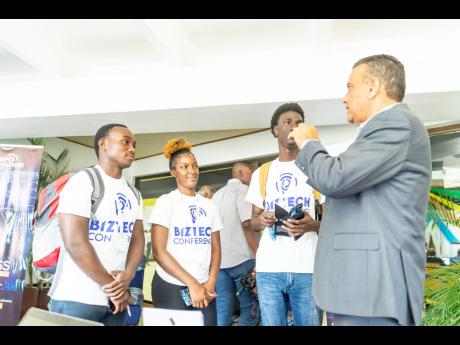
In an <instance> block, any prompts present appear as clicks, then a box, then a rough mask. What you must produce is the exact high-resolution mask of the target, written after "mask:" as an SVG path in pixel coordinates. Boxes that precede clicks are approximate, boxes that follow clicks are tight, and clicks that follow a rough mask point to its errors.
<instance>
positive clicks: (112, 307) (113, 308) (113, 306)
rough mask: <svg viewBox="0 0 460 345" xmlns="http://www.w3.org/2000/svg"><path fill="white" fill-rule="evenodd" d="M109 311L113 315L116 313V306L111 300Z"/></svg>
mask: <svg viewBox="0 0 460 345" xmlns="http://www.w3.org/2000/svg"><path fill="white" fill-rule="evenodd" d="M107 307H108V308H109V310H110V311H111V312H112V313H113V312H114V311H115V304H113V302H112V300H111V299H110V298H109V302H108V306H107Z"/></svg>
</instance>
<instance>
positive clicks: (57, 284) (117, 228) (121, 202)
mask: <svg viewBox="0 0 460 345" xmlns="http://www.w3.org/2000/svg"><path fill="white" fill-rule="evenodd" d="M94 147H95V151H96V156H97V157H98V164H97V165H96V166H95V167H94V168H93V169H92V172H93V174H88V172H87V171H80V172H78V173H76V174H74V175H73V176H72V177H71V178H70V179H69V181H68V182H67V183H66V185H65V186H64V188H63V190H62V192H61V194H60V196H59V206H58V209H57V213H58V217H59V225H60V230H61V235H62V240H63V246H62V248H61V250H60V254H59V261H58V264H57V268H56V274H55V277H54V279H53V284H52V286H51V289H50V292H49V295H50V297H51V300H50V304H49V309H50V311H53V312H57V313H62V314H66V315H70V316H76V317H80V318H83V319H88V320H93V321H98V322H102V323H104V325H123V324H124V320H125V316H126V315H125V313H126V310H127V308H129V307H128V303H129V284H130V282H131V280H132V279H133V278H134V276H135V274H136V269H137V267H138V265H139V263H140V262H141V260H142V255H143V251H144V230H143V226H142V218H143V208H142V198H141V197H140V194H139V192H138V191H137V190H136V189H135V188H134V187H132V186H131V185H130V184H129V183H128V182H127V181H126V180H125V178H123V177H122V170H123V169H125V168H128V167H130V166H131V164H132V162H133V161H134V153H135V147H136V141H135V138H134V135H133V133H132V132H131V131H130V130H129V129H128V128H127V127H126V126H125V125H120V124H108V125H105V126H102V127H101V128H100V129H99V130H98V131H97V133H96V136H95V140H94ZM95 178H97V179H98V180H100V181H101V182H99V183H95V181H94V179H95ZM96 185H97V186H98V188H100V191H99V192H100V195H99V196H98V197H96V198H95V196H94V192H95V189H96V188H95V186H96ZM95 206H97V207H96V210H95ZM128 312H129V309H128Z"/></svg>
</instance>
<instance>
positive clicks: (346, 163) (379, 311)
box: [296, 104, 431, 325]
mask: <svg viewBox="0 0 460 345" xmlns="http://www.w3.org/2000/svg"><path fill="white" fill-rule="evenodd" d="M296 165H297V166H298V167H299V168H300V169H301V170H302V171H303V172H304V173H305V174H306V175H307V176H308V177H309V180H308V183H309V184H310V185H311V186H313V187H314V188H316V189H318V190H319V191H320V192H321V193H322V194H324V195H326V197H327V199H326V210H325V214H324V217H323V219H322V222H321V227H320V231H319V237H318V244H317V249H316V257H315V266H314V271H313V292H314V297H315V301H316V303H317V305H318V306H319V307H320V308H322V309H323V310H326V311H329V312H333V313H338V314H345V315H353V316H366V317H391V318H395V319H397V320H398V322H399V323H400V324H402V325H412V324H417V325H418V324H420V322H421V311H422V305H423V290H424V278H425V262H426V252H425V213H426V208H427V202H428V192H429V188H430V184H431V150H430V142H429V138H428V133H427V131H426V129H425V127H424V126H423V124H422V123H421V121H420V120H419V119H418V118H417V117H415V116H414V115H412V114H411V113H410V110H409V108H408V107H407V106H406V105H404V104H398V105H396V106H394V107H393V108H391V109H389V110H386V111H384V112H382V113H380V114H377V115H376V116H375V117H373V118H371V119H370V120H369V122H368V123H367V124H366V125H365V126H364V128H363V129H362V130H361V132H360V133H359V135H358V137H357V138H356V141H355V142H354V143H353V144H352V145H351V146H350V147H349V148H348V150H346V151H345V152H343V153H342V154H340V155H339V156H338V157H331V156H330V155H329V154H328V153H327V151H326V150H325V148H324V147H323V145H321V143H320V142H319V141H310V142H308V143H307V144H306V145H305V146H304V148H303V149H302V150H301V151H300V152H299V155H298V156H297V159H296Z"/></svg>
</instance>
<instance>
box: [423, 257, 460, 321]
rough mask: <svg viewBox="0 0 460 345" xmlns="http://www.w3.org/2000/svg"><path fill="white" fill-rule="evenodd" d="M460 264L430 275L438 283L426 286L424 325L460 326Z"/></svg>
mask: <svg viewBox="0 0 460 345" xmlns="http://www.w3.org/2000/svg"><path fill="white" fill-rule="evenodd" d="M459 277H460V263H454V264H452V265H451V266H441V267H439V268H438V269H437V270H435V271H434V272H433V273H432V274H431V275H430V278H429V279H430V280H431V281H433V282H436V283H435V284H433V285H426V288H425V310H424V313H423V314H424V315H423V319H422V324H423V325H425V326H458V325H460V298H458V296H459V295H460V278H459Z"/></svg>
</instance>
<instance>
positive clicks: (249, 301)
mask: <svg viewBox="0 0 460 345" xmlns="http://www.w3.org/2000/svg"><path fill="white" fill-rule="evenodd" d="M254 266H255V260H254V259H251V260H248V261H245V262H243V263H241V264H239V265H237V266H234V267H229V268H221V269H220V270H219V275H218V277H217V285H216V292H217V324H218V325H219V326H231V325H232V315H233V306H234V304H233V302H234V297H235V293H236V296H237V297H238V300H239V302H240V319H239V322H238V325H239V326H255V325H256V324H257V319H258V314H259V304H258V302H257V300H256V299H255V298H254V297H253V296H252V295H251V293H250V292H249V291H248V290H247V289H246V288H245V287H244V286H243V285H242V284H241V281H240V280H241V277H242V276H243V274H245V273H247V272H249V271H252V270H253V269H254Z"/></svg>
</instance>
